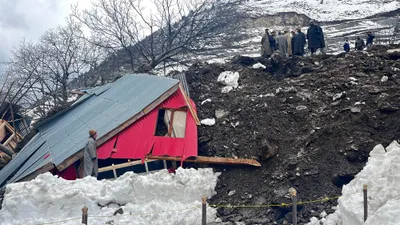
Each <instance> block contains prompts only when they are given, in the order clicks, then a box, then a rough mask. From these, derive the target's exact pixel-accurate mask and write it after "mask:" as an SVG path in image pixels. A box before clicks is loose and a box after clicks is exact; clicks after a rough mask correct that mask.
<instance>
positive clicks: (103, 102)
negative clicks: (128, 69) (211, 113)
mask: <svg viewBox="0 0 400 225" xmlns="http://www.w3.org/2000/svg"><path fill="white" fill-rule="evenodd" d="M178 83H179V81H178V80H174V79H170V78H165V77H157V76H149V75H146V74H137V75H126V76H123V77H122V78H120V79H118V80H117V81H115V82H114V83H112V84H108V85H105V86H103V87H97V88H95V89H93V90H87V93H88V94H86V95H84V96H82V98H83V100H80V102H79V104H74V105H73V107H71V108H70V110H68V111H66V112H63V113H61V114H59V115H57V114H56V115H55V118H53V119H51V120H48V121H47V122H46V123H44V124H41V125H40V126H39V127H38V128H37V129H38V130H39V132H38V134H37V135H36V136H35V137H34V138H33V139H32V140H31V141H30V142H29V143H28V144H27V145H26V146H25V147H24V148H23V149H22V151H21V152H20V153H19V154H18V156H17V157H16V158H15V159H13V160H12V161H11V162H10V163H9V164H8V165H7V166H6V167H4V168H3V169H2V170H0V186H1V185H4V183H5V181H6V180H7V178H9V177H10V176H13V177H12V178H11V179H10V180H9V182H14V181H18V180H20V179H22V178H24V177H25V176H27V175H29V174H31V173H32V172H34V171H36V170H37V169H39V168H41V167H43V166H44V165H46V164H47V163H49V162H51V163H53V164H54V165H55V166H58V165H59V164H61V163H62V162H63V161H64V160H66V159H68V158H69V157H70V156H72V155H73V154H75V153H77V152H78V151H79V150H80V149H82V148H83V147H84V146H85V144H86V140H87V138H88V130H89V129H96V130H97V132H98V134H99V136H100V137H101V136H102V135H104V134H106V133H108V132H110V131H111V130H113V129H114V128H116V127H117V126H119V125H121V124H122V123H123V122H125V121H127V120H128V119H129V118H131V117H132V116H133V115H136V114H137V113H139V112H140V111H141V110H142V109H144V108H145V107H146V106H148V105H149V104H151V103H152V102H153V101H155V100H156V99H158V98H159V97H160V96H161V95H162V94H164V93H165V92H166V91H168V90H169V89H171V88H172V87H173V86H175V85H177V84H178ZM47 154H50V155H49V156H48V157H47V158H46V159H45V157H44V156H46V155H47ZM14 174H15V175H14Z"/></svg>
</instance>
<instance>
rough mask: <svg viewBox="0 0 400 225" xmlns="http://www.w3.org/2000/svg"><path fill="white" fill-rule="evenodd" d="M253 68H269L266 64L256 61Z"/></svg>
mask: <svg viewBox="0 0 400 225" xmlns="http://www.w3.org/2000/svg"><path fill="white" fill-rule="evenodd" d="M252 68H253V69H265V68H267V67H266V66H264V65H263V64H261V63H256V64H254V65H253V66H252Z"/></svg>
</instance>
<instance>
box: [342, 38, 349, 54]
mask: <svg viewBox="0 0 400 225" xmlns="http://www.w3.org/2000/svg"><path fill="white" fill-rule="evenodd" d="M343 50H344V51H345V52H350V43H349V40H347V39H346V41H345V42H344V45H343Z"/></svg>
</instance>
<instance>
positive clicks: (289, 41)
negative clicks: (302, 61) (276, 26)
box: [285, 30, 293, 56]
mask: <svg viewBox="0 0 400 225" xmlns="http://www.w3.org/2000/svg"><path fill="white" fill-rule="evenodd" d="M285 37H286V39H287V43H288V48H287V53H288V56H292V55H293V52H292V36H291V34H290V33H289V31H288V30H285Z"/></svg>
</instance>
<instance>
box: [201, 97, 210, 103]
mask: <svg viewBox="0 0 400 225" xmlns="http://www.w3.org/2000/svg"><path fill="white" fill-rule="evenodd" d="M207 102H211V99H209V98H207V99H206V100H204V101H202V102H201V105H204V104H205V103H207Z"/></svg>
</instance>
